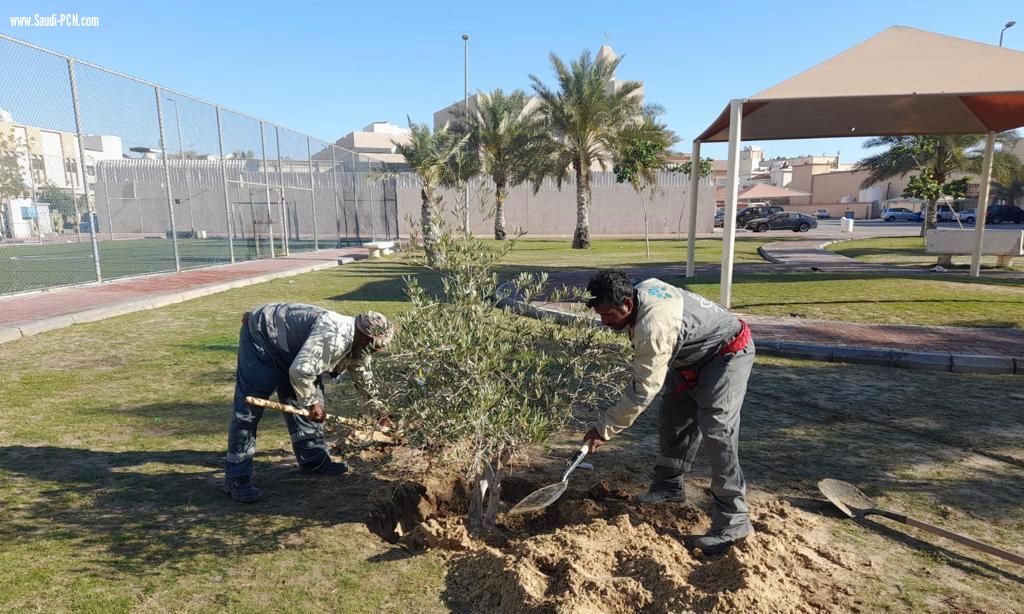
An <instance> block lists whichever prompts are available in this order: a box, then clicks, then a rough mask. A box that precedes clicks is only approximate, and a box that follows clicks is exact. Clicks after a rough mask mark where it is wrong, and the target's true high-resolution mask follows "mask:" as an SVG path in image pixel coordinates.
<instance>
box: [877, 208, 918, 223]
mask: <svg viewBox="0 0 1024 614" xmlns="http://www.w3.org/2000/svg"><path fill="white" fill-rule="evenodd" d="M913 216H914V212H913V211H911V210H910V209H907V208H906V207H893V208H891V209H882V215H881V217H882V219H883V220H885V221H886V222H895V221H896V220H903V221H910V218H912V217H913Z"/></svg>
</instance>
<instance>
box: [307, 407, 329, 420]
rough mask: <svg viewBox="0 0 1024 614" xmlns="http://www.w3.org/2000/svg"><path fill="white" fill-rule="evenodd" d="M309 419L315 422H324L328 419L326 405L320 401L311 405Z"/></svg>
mask: <svg viewBox="0 0 1024 614" xmlns="http://www.w3.org/2000/svg"><path fill="white" fill-rule="evenodd" d="M308 417H309V419H310V420H311V421H313V422H323V421H324V420H326V419H327V412H325V411H324V406H323V405H321V404H319V403H313V404H312V405H310V406H309V416H308Z"/></svg>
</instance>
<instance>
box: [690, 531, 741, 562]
mask: <svg viewBox="0 0 1024 614" xmlns="http://www.w3.org/2000/svg"><path fill="white" fill-rule="evenodd" d="M753 533H754V529H753V527H751V526H750V525H747V526H746V527H732V528H731V529H730V530H728V531H723V530H721V529H712V530H711V531H708V532H707V534H705V535H701V536H689V537H686V538H684V542H685V543H686V546H687V547H688V548H691V549H692V548H697V549H698V550H700V551H701V552H703V553H704V554H705V555H706V556H714V555H716V554H722V553H723V552H726V551H727V550H729V548H731V547H732V545H733V544H735V543H736V542H738V541H740V540H741V539H746V538H747V537H748V536H750V535H752V534H753Z"/></svg>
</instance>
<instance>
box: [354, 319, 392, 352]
mask: <svg viewBox="0 0 1024 614" xmlns="http://www.w3.org/2000/svg"><path fill="white" fill-rule="evenodd" d="M356 330H357V331H359V332H361V333H363V334H364V335H366V336H367V337H369V338H371V339H373V345H374V346H375V347H378V348H382V347H384V346H386V345H387V344H389V343H391V338H392V337H393V336H394V335H395V326H394V325H393V324H392V323H391V322H389V321H388V319H387V317H385V316H384V314H382V313H377V312H376V311H367V312H366V313H361V314H359V315H357V316H356Z"/></svg>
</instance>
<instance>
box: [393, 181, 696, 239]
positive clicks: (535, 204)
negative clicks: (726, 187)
mask: <svg viewBox="0 0 1024 614" xmlns="http://www.w3.org/2000/svg"><path fill="white" fill-rule="evenodd" d="M687 190H688V188H687V187H686V186H685V185H674V186H666V187H663V188H662V192H661V193H660V194H658V195H657V196H656V197H655V198H654V199H653V200H648V203H647V207H648V220H649V224H650V226H649V227H650V232H651V234H669V235H671V234H680V233H686V232H687V219H686V218H687V217H688V216H686V215H681V214H683V213H684V205H685V202H686V194H687ZM441 194H442V197H443V199H444V205H443V206H444V207H445V209H446V210H447V215H446V217H447V218H448V219H449V222H450V223H452V224H453V225H455V226H456V227H461V222H459V221H458V218H457V216H456V215H455V214H454V212H453V211H452V210H453V208H454V207H455V202H456V200H455V194H454V193H453V191H451V190H442V191H441ZM481 197H482V198H483V200H484V206H481V204H480V199H481ZM470 199H471V201H472V206H471V210H470V226H471V228H472V229H473V232H475V233H477V234H481V235H489V234H491V233H492V232H493V229H494V221H493V217H491V216H490V211H491V210H492V209H493V202H494V197H493V192H486V193H482V192H479V191H477V190H471V197H470ZM420 203H421V201H420V192H419V189H418V188H416V187H413V186H412V185H410V184H408V183H403V184H400V187H399V188H398V219H399V229H400V232H401V233H402V234H403V235H404V234H408V232H409V224H408V222H407V220H406V217H407V216H411V217H412V218H413V219H414V220H416V221H418V220H419V216H420ZM484 208H486V211H484V210H483V209H484ZM714 214H715V203H714V189H713V188H712V186H711V185H710V184H709V183H705V184H704V185H702V186H701V190H700V195H699V201H698V209H697V232H700V233H710V232H712V230H713V228H712V226H713V222H714ZM505 224H506V228H507V229H508V230H509V231H510V232H511V230H512V229H513V228H517V227H519V228H523V229H524V230H526V232H527V233H528V234H529V235H534V236H544V235H548V236H572V234H573V231H574V230H575V228H576V190H575V187H574V186H572V185H570V184H566V185H564V186H563V187H562V189H561V190H558V189H556V188H554V187H544V188H541V190H540V191H539V192H538V193H537V194H534V193H533V191H532V189H530V188H528V187H519V188H515V189H513V190H512V191H511V193H510V194H509V198H508V200H506V201H505ZM590 232H591V234H593V235H638V236H643V234H644V216H643V209H642V207H641V205H640V200H639V199H638V197H637V195H636V192H634V191H633V189H632V188H631V187H628V186H621V185H606V186H595V187H594V188H593V202H592V203H591V210H590Z"/></svg>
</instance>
